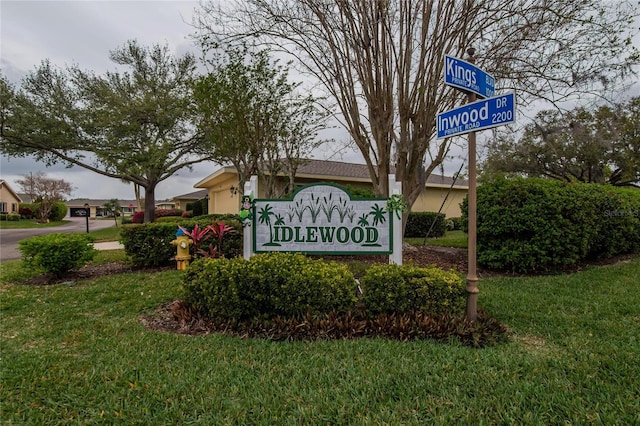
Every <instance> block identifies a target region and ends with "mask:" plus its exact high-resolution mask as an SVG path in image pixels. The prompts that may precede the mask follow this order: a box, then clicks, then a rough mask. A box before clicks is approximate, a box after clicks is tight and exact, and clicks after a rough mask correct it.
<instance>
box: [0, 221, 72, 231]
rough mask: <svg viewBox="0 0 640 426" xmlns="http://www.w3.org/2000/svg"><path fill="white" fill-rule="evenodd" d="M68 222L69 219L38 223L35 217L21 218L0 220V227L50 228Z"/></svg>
mask: <svg viewBox="0 0 640 426" xmlns="http://www.w3.org/2000/svg"><path fill="white" fill-rule="evenodd" d="M69 222H71V221H70V220H60V221H56V222H48V223H38V221H37V220H35V219H22V220H16V221H10V220H0V229H29V228H52V227H56V226H60V225H64V224H65V223H69Z"/></svg>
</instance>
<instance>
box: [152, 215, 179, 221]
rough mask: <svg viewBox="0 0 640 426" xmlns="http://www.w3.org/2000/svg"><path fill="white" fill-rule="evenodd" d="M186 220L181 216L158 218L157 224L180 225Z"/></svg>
mask: <svg viewBox="0 0 640 426" xmlns="http://www.w3.org/2000/svg"><path fill="white" fill-rule="evenodd" d="M183 220H184V218H183V217H182V215H180V216H164V217H157V218H156V223H167V222H169V223H179V222H182V221H183Z"/></svg>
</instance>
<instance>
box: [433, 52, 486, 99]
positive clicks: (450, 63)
mask: <svg viewBox="0 0 640 426" xmlns="http://www.w3.org/2000/svg"><path fill="white" fill-rule="evenodd" d="M444 82H445V84H447V85H449V86H453V87H456V88H458V89H462V90H466V91H470V92H473V93H475V94H476V95H478V96H480V97H482V98H490V97H492V96H493V95H494V94H495V78H494V77H493V76H492V75H491V74H488V73H486V72H485V71H483V70H481V69H480V68H478V67H476V66H475V65H473V64H472V63H469V62H467V61H463V60H462V59H458V58H454V57H453V56H449V55H444Z"/></svg>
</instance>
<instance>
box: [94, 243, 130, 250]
mask: <svg viewBox="0 0 640 426" xmlns="http://www.w3.org/2000/svg"><path fill="white" fill-rule="evenodd" d="M93 248H95V249H96V250H123V249H124V246H123V245H122V244H120V243H119V242H117V241H106V242H104V243H93Z"/></svg>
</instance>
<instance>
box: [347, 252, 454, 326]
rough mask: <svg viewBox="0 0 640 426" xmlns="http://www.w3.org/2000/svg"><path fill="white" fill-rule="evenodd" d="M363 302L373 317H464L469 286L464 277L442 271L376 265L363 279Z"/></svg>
mask: <svg viewBox="0 0 640 426" xmlns="http://www.w3.org/2000/svg"><path fill="white" fill-rule="evenodd" d="M360 285H361V286H362V289H363V294H362V297H361V298H360V300H361V302H362V305H363V308H364V310H365V312H366V313H367V314H369V315H377V314H391V313H406V312H423V313H425V314H429V315H432V314H435V315H441V314H450V315H460V314H462V313H464V310H465V306H466V283H465V280H464V278H463V277H462V275H460V274H459V273H456V272H453V271H444V270H442V269H440V268H435V267H433V268H419V267H416V266H413V265H402V266H398V265H383V264H379V265H373V266H372V267H371V268H369V269H368V270H367V271H366V273H365V274H364V276H363V277H362V278H361V279H360Z"/></svg>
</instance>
